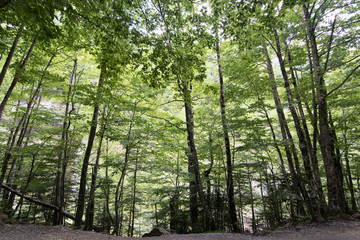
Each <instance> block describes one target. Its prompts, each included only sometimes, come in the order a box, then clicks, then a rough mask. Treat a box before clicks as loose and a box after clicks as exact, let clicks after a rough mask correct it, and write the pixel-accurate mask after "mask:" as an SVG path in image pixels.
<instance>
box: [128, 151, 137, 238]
mask: <svg viewBox="0 0 360 240" xmlns="http://www.w3.org/2000/svg"><path fill="white" fill-rule="evenodd" d="M138 161H139V149H138V150H137V157H136V161H135V170H134V182H133V196H132V198H133V199H132V206H131V216H132V218H131V226H130V237H133V235H134V224H135V204H136V175H137V170H138Z"/></svg>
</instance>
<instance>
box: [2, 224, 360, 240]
mask: <svg viewBox="0 0 360 240" xmlns="http://www.w3.org/2000/svg"><path fill="white" fill-rule="evenodd" d="M0 239H1V240H5V239H9V240H14V239H19V240H28V239H36V240H60V239H63V240H68V239H71V240H106V239H113V240H115V239H117V240H131V239H138V238H126V237H116V236H111V235H108V234H102V233H94V232H83V231H79V230H72V229H70V228H68V227H63V226H42V225H19V224H11V225H9V224H1V225H0ZM145 239H152V240H167V239H171V240H192V239H194V240H207V239H210V240H215V239H216V240H275V239H276V240H278V239H280V240H285V239H287V240H310V239H315V240H357V239H358V240H360V221H336V222H331V223H322V224H311V225H308V226H296V227H295V226H292V227H290V226H287V227H282V228H280V229H278V230H276V231H274V232H272V233H270V234H268V235H266V236H251V235H244V234H231V233H206V234H188V235H177V234H174V235H166V236H161V237H152V238H145Z"/></svg>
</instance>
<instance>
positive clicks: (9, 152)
mask: <svg viewBox="0 0 360 240" xmlns="http://www.w3.org/2000/svg"><path fill="white" fill-rule="evenodd" d="M34 42H36V41H34ZM32 47H34V46H32ZM29 52H30V53H31V51H29ZM29 52H28V56H29ZM56 54H57V51H56V52H55V53H54V54H53V55H52V56H51V58H50V60H49V62H48V64H47V65H46V67H45V68H44V69H43V75H42V76H41V79H40V81H39V82H38V85H37V87H36V90H35V92H34V94H33V95H32V96H31V97H30V100H29V102H28V104H27V108H26V111H25V113H24V114H23V116H22V118H21V119H20V121H19V123H18V126H17V128H16V130H15V132H14V134H13V136H12V139H11V143H10V146H8V149H7V151H6V153H5V156H4V161H3V165H2V169H1V175H0V186H1V184H2V183H3V182H4V179H5V174H6V171H7V168H8V164H9V160H10V159H11V156H12V151H13V148H14V145H15V141H16V138H17V134H18V133H19V131H20V128H21V126H22V124H23V122H24V121H25V119H26V118H27V117H28V115H29V113H30V111H31V109H32V106H33V104H34V101H35V99H36V98H37V97H38V95H39V93H40V89H41V86H42V83H43V81H44V79H45V75H46V74H45V73H46V71H47V69H48V68H49V67H50V65H51V63H52V61H53V59H54V58H55V56H56ZM28 56H27V58H28ZM24 61H25V60H24ZM24 67H25V66H24ZM4 100H5V99H4ZM3 103H4V101H3Z"/></svg>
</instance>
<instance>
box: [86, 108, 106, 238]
mask: <svg viewBox="0 0 360 240" xmlns="http://www.w3.org/2000/svg"><path fill="white" fill-rule="evenodd" d="M105 115H106V108H105V107H104V109H103V116H102V118H103V121H104V123H103V125H102V128H101V132H100V140H99V146H98V150H97V153H96V160H95V165H94V167H93V172H92V176H91V187H90V194H89V202H88V205H87V208H86V214H85V228H84V229H85V230H86V231H91V230H92V229H93V224H94V211H95V210H94V208H95V190H96V179H97V174H98V168H99V161H100V156H101V148H102V143H103V139H104V135H105V131H106V116H105Z"/></svg>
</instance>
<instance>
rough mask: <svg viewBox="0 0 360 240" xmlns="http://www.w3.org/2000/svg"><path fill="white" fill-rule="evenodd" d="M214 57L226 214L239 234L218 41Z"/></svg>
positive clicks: (233, 229)
mask: <svg viewBox="0 0 360 240" xmlns="http://www.w3.org/2000/svg"><path fill="white" fill-rule="evenodd" d="M216 35H217V34H216ZM216 56H217V63H218V70H219V81H220V108H221V121H222V128H223V134H224V143H225V153H226V167H227V181H226V186H227V198H228V199H227V200H228V211H229V212H228V214H229V218H230V224H231V226H232V231H234V232H239V227H238V223H237V217H236V207H235V198H234V182H233V173H232V168H233V167H232V158H231V150H230V141H229V130H228V125H227V121H226V107H225V90H224V78H223V72H222V66H221V56H220V44H219V41H216Z"/></svg>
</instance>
